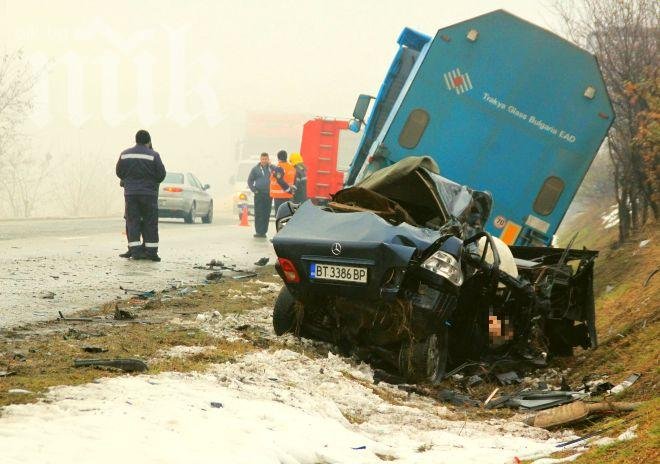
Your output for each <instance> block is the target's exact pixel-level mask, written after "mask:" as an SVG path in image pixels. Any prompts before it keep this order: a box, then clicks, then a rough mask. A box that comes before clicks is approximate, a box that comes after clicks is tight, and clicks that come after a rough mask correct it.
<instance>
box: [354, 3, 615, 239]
mask: <svg viewBox="0 0 660 464" xmlns="http://www.w3.org/2000/svg"><path fill="white" fill-rule="evenodd" d="M397 43H398V45H399V49H398V51H397V53H396V55H395V57H394V60H393V61H392V64H391V66H390V68H389V70H388V71H387V75H386V77H385V79H384V81H383V83H382V85H381V87H380V90H379V91H378V94H377V96H376V97H375V100H374V102H373V104H371V112H370V116H369V118H368V119H367V120H366V123H365V121H364V120H365V114H366V110H367V107H368V105H369V103H368V102H369V100H370V99H371V97H369V96H367V95H361V96H360V97H359V98H358V103H357V104H356V108H355V111H354V114H353V116H354V117H355V118H356V119H355V120H354V121H352V124H351V126H352V127H353V128H356V127H358V125H361V124H362V123H364V124H365V127H364V133H363V136H362V140H361V142H360V145H359V147H358V149H357V152H356V154H355V157H354V159H353V161H352V163H351V166H350V170H349V172H348V176H347V182H346V184H347V186H351V185H354V184H355V183H356V182H358V181H359V180H361V179H364V178H365V177H367V176H368V175H370V174H371V173H373V172H375V171H377V170H379V169H382V168H384V167H387V166H390V165H392V164H394V163H396V162H397V161H400V160H402V159H404V158H406V157H409V156H430V157H431V158H433V159H434V160H435V161H436V163H437V164H438V165H439V167H440V170H441V174H442V175H443V176H445V177H447V178H450V179H452V180H454V181H456V182H459V183H462V184H465V185H469V186H470V187H472V188H474V189H476V190H484V191H489V192H490V193H491V194H492V196H493V199H494V205H493V211H492V216H491V217H490V219H489V222H488V224H486V225H485V228H486V230H487V231H488V232H490V233H491V234H493V235H495V236H497V237H499V238H501V239H502V240H503V241H504V242H505V243H507V244H508V245H527V246H544V245H549V244H550V243H551V241H552V238H553V235H554V233H555V232H556V230H557V228H558V227H559V224H560V223H561V221H562V219H563V217H564V215H565V214H566V211H567V210H568V207H569V206H570V203H571V201H572V199H573V197H574V195H575V193H576V192H577V190H578V188H579V186H580V184H581V182H582V180H583V178H584V176H585V174H586V172H587V170H588V169H589V166H590V165H591V162H592V161H593V159H594V157H595V156H596V153H597V152H598V149H599V147H600V146H601V143H602V141H603V139H604V137H605V135H606V134H607V131H608V130H609V128H610V126H611V124H612V122H613V119H614V112H613V109H612V105H611V103H610V99H609V97H608V94H607V89H606V87H605V83H604V81H603V78H602V75H601V73H600V70H599V67H598V63H597V61H596V57H595V56H593V55H592V54H590V53H588V52H587V51H585V50H583V49H581V48H579V47H577V46H576V45H574V44H572V43H570V42H568V41H566V40H564V39H562V38H561V37H559V36H557V35H555V34H553V33H551V32H549V31H547V30H545V29H543V28H540V27H538V26H536V25H534V24H531V23H529V22H527V21H525V20H522V19H520V18H518V17H516V16H514V15H512V14H510V13H508V12H506V11H503V10H498V11H494V12H491V13H487V14H484V15H482V16H478V17H475V18H472V19H469V20H467V21H463V22H460V23H458V24H454V25H451V26H448V27H445V28H442V29H440V30H438V32H437V33H436V34H435V36H434V37H430V36H427V35H425V34H422V33H420V32H416V31H414V30H412V29H409V28H405V29H404V30H403V32H402V33H401V34H400V36H399V38H398V40H397Z"/></svg>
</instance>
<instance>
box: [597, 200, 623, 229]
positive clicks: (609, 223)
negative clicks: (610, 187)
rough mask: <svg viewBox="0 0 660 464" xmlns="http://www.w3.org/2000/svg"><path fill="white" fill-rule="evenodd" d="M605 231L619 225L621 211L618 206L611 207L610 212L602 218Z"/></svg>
mask: <svg viewBox="0 0 660 464" xmlns="http://www.w3.org/2000/svg"><path fill="white" fill-rule="evenodd" d="M600 219H601V222H602V224H603V229H611V228H612V227H614V226H616V225H618V224H619V211H618V207H617V205H612V206H610V209H609V211H607V212H605V213H603V214H602V215H601V216H600Z"/></svg>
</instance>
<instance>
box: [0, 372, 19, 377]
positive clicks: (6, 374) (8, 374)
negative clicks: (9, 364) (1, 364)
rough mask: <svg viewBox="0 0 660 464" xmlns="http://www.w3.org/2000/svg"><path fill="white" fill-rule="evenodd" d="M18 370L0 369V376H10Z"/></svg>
mask: <svg viewBox="0 0 660 464" xmlns="http://www.w3.org/2000/svg"><path fill="white" fill-rule="evenodd" d="M14 374H16V372H13V371H0V377H9V376H10V375H14Z"/></svg>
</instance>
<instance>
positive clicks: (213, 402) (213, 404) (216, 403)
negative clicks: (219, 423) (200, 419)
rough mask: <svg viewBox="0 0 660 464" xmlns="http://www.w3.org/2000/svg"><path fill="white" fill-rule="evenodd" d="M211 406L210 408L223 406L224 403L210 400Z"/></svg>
mask: <svg viewBox="0 0 660 464" xmlns="http://www.w3.org/2000/svg"><path fill="white" fill-rule="evenodd" d="M211 407H212V408H218V409H219V408H224V405H223V404H222V403H220V402H218V401H211Z"/></svg>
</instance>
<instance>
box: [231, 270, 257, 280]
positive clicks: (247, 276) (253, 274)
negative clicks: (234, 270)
mask: <svg viewBox="0 0 660 464" xmlns="http://www.w3.org/2000/svg"><path fill="white" fill-rule="evenodd" d="M258 275H259V274H257V273H255V272H252V273H249V274H243V275H238V276H234V277H233V279H234V280H243V279H251V278H253V277H257V276H258Z"/></svg>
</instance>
